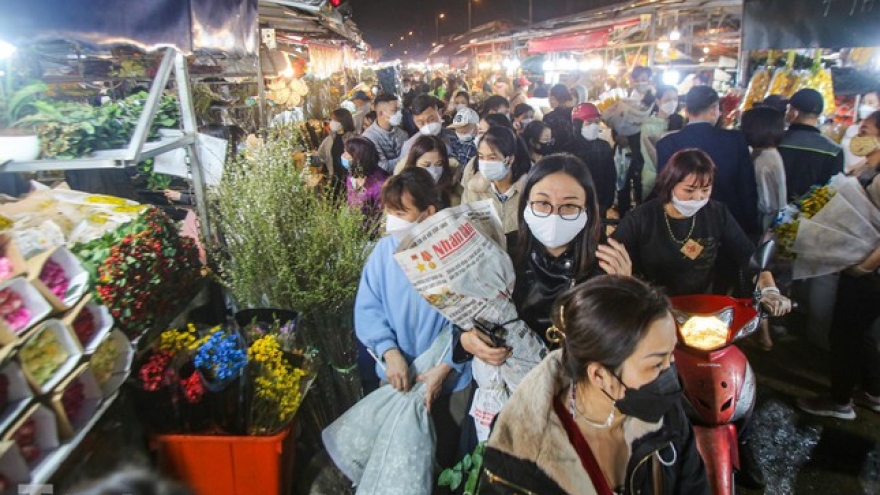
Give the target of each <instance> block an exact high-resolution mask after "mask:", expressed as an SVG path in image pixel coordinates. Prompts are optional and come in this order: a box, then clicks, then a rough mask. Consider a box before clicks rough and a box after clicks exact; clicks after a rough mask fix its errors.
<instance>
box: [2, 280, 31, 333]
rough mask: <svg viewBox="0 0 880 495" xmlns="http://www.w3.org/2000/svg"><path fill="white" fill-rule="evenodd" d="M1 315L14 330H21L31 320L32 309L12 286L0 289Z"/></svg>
mask: <svg viewBox="0 0 880 495" xmlns="http://www.w3.org/2000/svg"><path fill="white" fill-rule="evenodd" d="M0 316H2V317H3V319H4V320H5V321H6V325H7V326H9V328H11V329H12V330H13V331H14V332H18V331H21V330H22V329H23V328H24V327H25V326H27V324H28V322H29V321H31V311H30V310H29V309H28V308H27V306H25V305H24V299H22V298H21V295H20V294H18V293H17V292H15V291H13V290H12V289H10V288H6V289H3V290H0Z"/></svg>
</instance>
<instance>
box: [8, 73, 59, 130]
mask: <svg viewBox="0 0 880 495" xmlns="http://www.w3.org/2000/svg"><path fill="white" fill-rule="evenodd" d="M7 74H8V70H7ZM48 89H49V87H48V86H46V85H45V84H44V83H42V82H32V83H30V84H26V85H24V86H22V87H20V88H15V87H14V84H13V77H12V76H11V75H7V76H5V77H4V81H3V84H0V129H10V128H15V127H22V126H24V124H26V117H27V116H28V115H31V114H34V113H36V112H37V111H38V108H39V105H38V103H39V101H40V100H39V98H40V96H41V95H42V94H43V93H45V92H46V91H47V90H48Z"/></svg>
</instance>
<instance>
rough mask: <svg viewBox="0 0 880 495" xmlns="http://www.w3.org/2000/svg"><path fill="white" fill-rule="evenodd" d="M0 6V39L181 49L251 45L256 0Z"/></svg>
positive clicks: (246, 51) (248, 49)
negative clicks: (60, 40) (63, 40)
mask: <svg viewBox="0 0 880 495" xmlns="http://www.w3.org/2000/svg"><path fill="white" fill-rule="evenodd" d="M0 9H2V12H3V14H2V16H0V38H2V39H4V40H5V41H8V42H10V43H12V44H15V45H24V44H28V43H32V42H39V41H54V40H59V39H65V40H69V41H74V42H79V43H83V44H86V45H92V46H107V45H120V44H128V45H134V46H137V47H139V48H142V49H144V50H155V49H157V48H161V47H174V48H176V49H178V50H180V51H181V52H184V53H187V54H189V53H192V52H196V51H205V52H219V53H225V54H231V55H253V54H255V53H256V50H257V35H256V33H257V0H150V1H135V0H40V1H18V0H14V1H5V2H3V4H2V7H0Z"/></svg>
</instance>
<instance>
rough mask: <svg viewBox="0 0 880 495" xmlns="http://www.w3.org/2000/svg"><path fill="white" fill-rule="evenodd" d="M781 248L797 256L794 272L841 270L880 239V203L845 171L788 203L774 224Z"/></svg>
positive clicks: (802, 274)
mask: <svg viewBox="0 0 880 495" xmlns="http://www.w3.org/2000/svg"><path fill="white" fill-rule="evenodd" d="M775 231H776V236H777V239H778V242H779V245H780V254H781V255H782V256H784V257H787V258H789V259H792V260H794V263H793V277H794V278H795V279H804V278H811V277H818V276H821V275H827V274H830V273H835V272H839V271H841V270H843V269H845V268H847V267H850V266H852V265H855V264H858V263H859V262H861V261H862V260H864V259H865V257H867V256H868V254H870V253H871V252H872V251H873V250H874V249H876V248H877V246H878V245H880V209H878V207H877V203H875V202H873V201H872V199H871V198H870V197H869V194H868V192H866V190H865V188H864V187H862V185H861V184H860V183H859V181H858V179H856V178H854V177H847V176H845V175H843V174H840V175H837V176H835V177H833V178H832V179H831V181H830V182H829V183H828V185H825V186H821V187H813V188H812V189H810V191H809V192H808V193H807V194H806V195H804V196H803V197H801V198H800V199H798V200H797V201H795V202H794V203H792V204H790V205H788V206H786V207H785V208H784V209H783V210H782V212H781V213H780V215H779V219H778V220H777V225H776V227H775Z"/></svg>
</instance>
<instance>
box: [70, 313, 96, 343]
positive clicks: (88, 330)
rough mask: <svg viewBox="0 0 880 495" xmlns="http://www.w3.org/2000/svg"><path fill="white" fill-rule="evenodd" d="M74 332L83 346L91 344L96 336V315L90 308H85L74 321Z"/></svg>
mask: <svg viewBox="0 0 880 495" xmlns="http://www.w3.org/2000/svg"><path fill="white" fill-rule="evenodd" d="M73 332H74V333H76V338H78V339H79V342H80V343H81V344H83V345H86V344H88V343H89V342H91V340H92V337H93V336H94V335H95V315H93V314H92V312H91V311H89V308H88V307H85V308H83V310H82V311H80V313H79V314H78V315H77V316H76V319H74V320H73Z"/></svg>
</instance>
